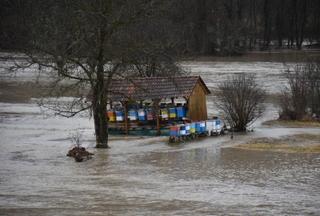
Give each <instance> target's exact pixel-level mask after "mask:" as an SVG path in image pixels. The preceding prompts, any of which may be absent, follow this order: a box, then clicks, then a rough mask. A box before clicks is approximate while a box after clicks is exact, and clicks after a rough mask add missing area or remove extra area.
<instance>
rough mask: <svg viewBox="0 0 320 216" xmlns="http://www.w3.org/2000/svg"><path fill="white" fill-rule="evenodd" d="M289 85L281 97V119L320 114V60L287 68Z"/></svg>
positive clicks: (303, 117) (298, 118)
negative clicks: (291, 68)
mask: <svg viewBox="0 0 320 216" xmlns="http://www.w3.org/2000/svg"><path fill="white" fill-rule="evenodd" d="M284 76H285V77H286V78H287V80H288V86H286V87H285V89H284V90H283V91H282V94H281V97H280V107H281V111H280V119H285V120H304V119H310V118H312V117H313V116H319V115H320V62H317V61H309V62H307V63H304V64H297V65H296V66H295V67H294V68H293V70H290V69H288V70H286V71H285V72H284Z"/></svg>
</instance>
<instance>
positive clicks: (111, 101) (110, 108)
mask: <svg viewBox="0 0 320 216" xmlns="http://www.w3.org/2000/svg"><path fill="white" fill-rule="evenodd" d="M112 108H113V107H112V100H110V109H112Z"/></svg>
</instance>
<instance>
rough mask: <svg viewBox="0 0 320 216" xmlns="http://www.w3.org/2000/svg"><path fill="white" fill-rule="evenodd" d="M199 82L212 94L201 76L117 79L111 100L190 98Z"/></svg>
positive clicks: (112, 86)
mask: <svg viewBox="0 0 320 216" xmlns="http://www.w3.org/2000/svg"><path fill="white" fill-rule="evenodd" d="M198 82H200V84H201V85H202V86H203V89H204V91H205V93H206V94H210V91H209V89H208V88H207V86H206V85H205V83H204V82H203V80H202V79H201V77H200V76H182V77H146V78H134V79H117V80H112V81H111V84H110V88H109V99H111V100H113V101H125V100H130V99H131V100H147V99H165V98H172V97H189V96H190V95H191V93H192V91H193V89H194V87H195V86H196V84H197V83H198Z"/></svg>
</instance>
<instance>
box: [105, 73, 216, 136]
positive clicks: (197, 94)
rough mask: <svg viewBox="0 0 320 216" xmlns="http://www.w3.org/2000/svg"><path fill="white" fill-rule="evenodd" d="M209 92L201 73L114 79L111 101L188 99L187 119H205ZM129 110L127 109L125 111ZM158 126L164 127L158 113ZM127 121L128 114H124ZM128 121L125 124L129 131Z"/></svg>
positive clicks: (124, 103)
mask: <svg viewBox="0 0 320 216" xmlns="http://www.w3.org/2000/svg"><path fill="white" fill-rule="evenodd" d="M208 94H210V91H209V89H208V88H207V86H206V84H205V83H204V81H203V80H202V79H201V77H200V76H181V77H146V78H131V79H117V80H112V82H111V85H110V87H109V104H111V107H112V103H113V102H121V103H122V104H123V105H124V106H125V107H126V104H127V103H128V102H131V101H137V102H140V103H142V102H143V101H152V102H153V104H156V105H159V104H160V103H162V102H163V101H168V100H171V102H172V103H174V100H175V99H176V98H179V99H180V100H181V99H183V100H184V101H185V104H186V107H187V110H188V111H187V118H188V119H189V120H191V121H201V120H206V119H207V118H208V116H207V104H206V95H208ZM127 111H128V110H127V109H125V112H127ZM157 119H158V120H157V128H158V130H159V128H160V127H161V121H160V120H159V113H158V114H157ZM125 120H127V116H126V117H125ZM128 124H129V123H128V122H127V123H126V128H127V130H128V127H129V125H128Z"/></svg>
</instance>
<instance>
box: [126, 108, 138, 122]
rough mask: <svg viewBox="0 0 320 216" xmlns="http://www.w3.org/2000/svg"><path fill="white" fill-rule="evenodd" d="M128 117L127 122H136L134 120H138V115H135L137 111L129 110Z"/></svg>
mask: <svg viewBox="0 0 320 216" xmlns="http://www.w3.org/2000/svg"><path fill="white" fill-rule="evenodd" d="M128 117H129V120H130V121H136V120H138V113H137V111H136V110H134V109H131V110H129V113H128Z"/></svg>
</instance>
